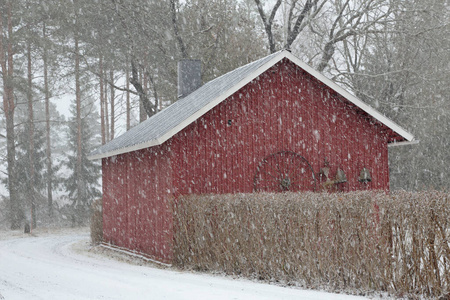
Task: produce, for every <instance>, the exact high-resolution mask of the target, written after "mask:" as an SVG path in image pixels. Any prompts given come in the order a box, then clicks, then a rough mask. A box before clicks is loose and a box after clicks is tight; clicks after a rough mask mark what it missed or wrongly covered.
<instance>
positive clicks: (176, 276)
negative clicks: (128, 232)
mask: <svg viewBox="0 0 450 300" xmlns="http://www.w3.org/2000/svg"><path fill="white" fill-rule="evenodd" d="M38 235H39V236H28V235H22V234H18V233H16V234H10V233H8V234H7V233H5V232H0V299H5V300H14V299H46V300H47V299H245V300H251V299H303V300H305V299H324V300H338V299H346V300H349V299H364V298H361V297H354V296H347V295H339V294H330V293H325V292H316V291H309V290H301V289H297V288H285V287H280V286H276V285H269V284H264V283H257V282H252V281H249V280H242V279H232V278H229V277H222V276H212V275H203V274H194V273H190V272H179V271H175V270H173V269H161V268H157V267H152V266H149V265H146V266H139V265H133V264H129V263H126V262H121V261H118V260H117V259H112V258H108V257H107V256H104V255H100V254H98V253H97V254H96V253H90V252H87V251H83V246H82V245H87V244H88V240H89V236H88V234H87V233H86V232H84V233H79V232H75V231H69V232H58V233H53V234H48V233H47V234H38ZM80 245H81V246H80Z"/></svg>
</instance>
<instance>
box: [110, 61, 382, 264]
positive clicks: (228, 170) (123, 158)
mask: <svg viewBox="0 0 450 300" xmlns="http://www.w3.org/2000/svg"><path fill="white" fill-rule="evenodd" d="M228 120H231V125H229V124H228ZM387 140H388V133H387V131H386V130H385V128H383V127H382V126H381V125H378V124H375V123H373V121H371V119H370V118H367V115H365V114H364V113H363V112H361V111H358V110H357V109H356V108H355V107H354V106H353V105H352V104H350V103H349V102H348V101H347V100H345V99H343V98H341V97H340V96H339V95H337V94H336V93H335V92H334V91H332V90H330V89H329V88H328V87H326V86H325V85H323V84H322V83H320V82H319V81H317V80H316V79H315V78H313V77H311V76H310V75H309V74H307V73H306V72H304V71H303V70H301V69H300V68H299V67H297V66H296V65H294V64H293V63H291V62H289V61H287V60H283V61H282V62H280V63H278V64H276V65H275V66H273V67H272V68H271V69H269V70H268V71H266V72H265V73H263V74H262V75H260V76H259V77H258V78H257V79H255V80H253V81H252V82H251V83H249V84H248V85H246V86H245V87H244V88H242V89H241V90H240V91H238V92H237V93H235V94H234V95H232V96H231V97H229V98H228V99H226V100H225V101H223V102H222V103H221V104H219V105H217V106H216V107H215V108H213V109H212V110H210V111H209V112H208V113H206V114H205V115H204V116H203V117H201V118H199V119H198V120H197V121H195V122H194V123H192V124H191V125H189V126H188V127H186V128H185V129H183V130H182V131H180V132H179V133H177V134H176V135H175V136H173V137H172V138H171V139H170V140H169V141H167V142H166V143H164V144H163V145H161V146H155V147H152V148H149V149H145V150H140V151H135V152H131V153H126V154H122V155H118V156H115V157H110V158H105V159H103V221H104V239H105V241H106V242H110V243H112V244H114V245H117V246H120V247H125V248H129V249H132V250H136V251H139V252H142V253H145V254H147V255H149V256H151V257H153V258H155V259H157V260H160V261H167V262H169V261H170V260H171V259H172V238H173V234H172V216H171V213H170V209H169V207H168V205H169V204H168V201H169V200H170V197H172V196H174V197H176V196H177V195H181V194H191V193H194V194H207V193H251V192H253V188H254V181H253V179H254V176H255V173H256V170H257V166H258V164H259V163H260V162H261V161H262V160H263V159H264V158H265V157H266V156H268V155H270V154H272V153H276V152H278V151H292V152H295V153H298V154H300V155H301V156H303V157H305V158H306V159H307V160H308V161H309V163H310V164H311V166H312V168H313V170H314V173H315V174H316V175H317V174H318V173H319V171H320V169H321V168H322V167H324V162H325V159H327V160H328V162H329V164H330V168H331V175H334V174H336V170H337V168H341V169H342V170H344V172H345V174H346V176H347V180H348V181H347V182H346V183H344V184H340V187H339V189H340V190H342V191H353V190H360V189H379V190H386V191H388V190H389V174H388V150H387ZM363 167H366V168H368V169H369V170H370V172H371V176H372V181H371V182H370V183H367V184H364V183H360V182H359V181H358V176H359V172H360V171H361V169H362V168H363ZM318 184H319V185H320V182H318Z"/></svg>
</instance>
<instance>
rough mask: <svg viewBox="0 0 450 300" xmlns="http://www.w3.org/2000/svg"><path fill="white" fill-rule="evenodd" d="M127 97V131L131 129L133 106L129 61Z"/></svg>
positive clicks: (127, 68)
mask: <svg viewBox="0 0 450 300" xmlns="http://www.w3.org/2000/svg"><path fill="white" fill-rule="evenodd" d="M125 72H126V75H125V77H126V87H127V91H126V97H127V131H128V130H130V128H131V104H130V66H129V65H128V60H127V64H126V70H125Z"/></svg>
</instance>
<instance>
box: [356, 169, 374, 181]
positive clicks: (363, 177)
mask: <svg viewBox="0 0 450 300" xmlns="http://www.w3.org/2000/svg"><path fill="white" fill-rule="evenodd" d="M358 181H359V182H363V183H368V182H371V181H372V177H371V176H370V171H369V170H368V169H367V168H366V167H364V168H362V170H361V172H360V173H359V178H358Z"/></svg>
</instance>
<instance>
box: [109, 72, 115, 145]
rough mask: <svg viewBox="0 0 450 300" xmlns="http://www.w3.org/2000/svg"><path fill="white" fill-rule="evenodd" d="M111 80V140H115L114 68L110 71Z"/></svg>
mask: <svg viewBox="0 0 450 300" xmlns="http://www.w3.org/2000/svg"><path fill="white" fill-rule="evenodd" d="M109 80H110V82H111V84H110V86H109V87H110V97H111V102H110V104H111V112H110V115H111V140H113V139H114V118H115V115H114V108H115V107H114V106H115V103H114V102H115V101H114V100H115V99H114V97H115V94H114V71H113V69H112V68H111V69H110V70H109Z"/></svg>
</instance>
